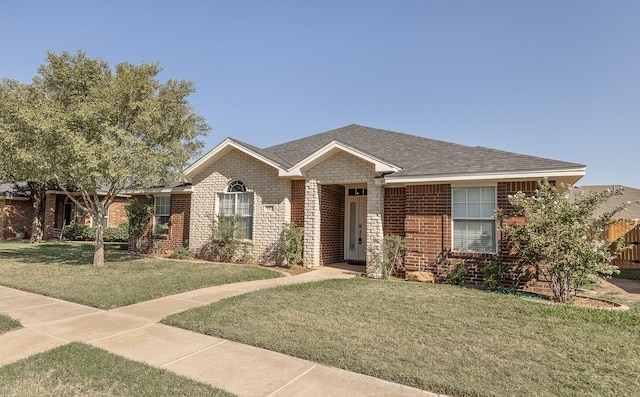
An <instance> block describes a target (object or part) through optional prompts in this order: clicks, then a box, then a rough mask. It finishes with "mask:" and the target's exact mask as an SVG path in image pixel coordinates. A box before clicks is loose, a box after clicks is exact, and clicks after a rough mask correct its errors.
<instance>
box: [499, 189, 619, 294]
mask: <svg viewBox="0 0 640 397" xmlns="http://www.w3.org/2000/svg"><path fill="white" fill-rule="evenodd" d="M612 194H614V193H612V192H610V191H604V192H600V193H591V194H589V195H584V194H582V193H580V194H572V193H570V187H569V186H568V185H561V186H560V188H556V187H555V186H553V185H552V184H551V183H549V181H548V180H546V179H545V180H543V181H542V182H540V183H539V184H538V189H537V190H536V193H535V196H531V197H527V196H526V195H525V194H524V193H522V192H518V193H517V194H515V195H514V196H512V197H509V202H510V203H511V205H512V206H513V207H514V208H515V211H514V212H513V213H511V214H508V215H507V214H505V213H504V212H502V211H499V212H498V213H497V214H496V216H497V218H498V219H499V220H500V222H499V223H500V231H501V233H502V235H503V236H504V237H506V239H507V240H508V241H509V243H510V244H511V245H512V247H513V248H514V249H515V250H516V251H517V253H518V255H519V256H520V257H521V258H522V259H523V260H525V261H526V262H528V263H531V264H533V265H535V266H536V269H537V270H538V272H539V273H540V274H542V276H543V277H544V278H545V279H546V280H548V281H549V282H550V283H551V290H552V291H553V299H554V300H555V301H559V302H563V303H568V302H571V301H572V300H573V296H574V290H575V288H576V287H577V286H579V285H581V284H582V283H583V282H584V281H585V279H586V277H587V276H588V275H590V274H596V273H599V274H602V275H611V274H614V273H615V272H616V271H617V268H616V267H615V266H612V265H611V264H610V263H611V260H612V259H613V258H615V256H616V254H617V253H618V252H619V250H621V249H622V244H621V243H619V244H617V248H614V249H613V250H612V249H610V244H609V243H608V242H607V241H606V240H604V239H603V233H602V232H603V230H604V228H606V227H607V226H608V225H610V224H611V218H612V216H613V215H615V214H616V213H617V212H619V211H620V210H622V209H623V207H619V208H616V209H615V210H614V211H611V212H608V213H606V214H604V215H603V216H602V217H600V219H597V220H596V219H594V215H593V214H594V211H595V209H596V208H597V207H598V206H599V205H600V204H601V203H603V202H605V201H606V200H607V199H608V198H609V197H610V196H611V195H612ZM510 217H523V218H524V223H522V224H515V223H514V222H508V221H507V222H505V220H506V218H510Z"/></svg>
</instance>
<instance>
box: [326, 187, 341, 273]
mask: <svg viewBox="0 0 640 397" xmlns="http://www.w3.org/2000/svg"><path fill="white" fill-rule="evenodd" d="M344 201H345V191H344V186H340V185H322V187H321V190H320V235H321V236H322V244H321V246H320V264H321V265H325V264H331V263H338V262H343V261H344Z"/></svg>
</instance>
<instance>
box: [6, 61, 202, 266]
mask: <svg viewBox="0 0 640 397" xmlns="http://www.w3.org/2000/svg"><path fill="white" fill-rule="evenodd" d="M160 72H161V68H160V67H159V65H158V64H157V63H142V64H140V65H133V64H130V63H127V62H124V63H120V64H118V65H116V66H115V68H114V69H112V68H111V67H110V66H109V65H108V64H107V62H105V61H104V60H101V59H91V58H88V57H87V55H86V54H85V53H84V52H83V51H78V52H77V53H75V54H70V53H68V52H62V53H61V54H59V55H58V54H55V53H52V52H49V53H47V61H46V63H45V64H43V65H42V66H40V68H39V69H38V75H36V76H35V77H34V78H33V81H32V83H31V84H29V85H26V87H25V90H27V91H28V92H29V93H30V95H31V97H30V101H29V103H25V104H24V106H25V107H24V108H23V109H21V117H20V124H23V125H20V127H21V128H24V129H25V130H27V131H30V132H31V133H32V134H34V135H35V136H37V141H36V142H34V143H33V146H32V147H31V148H30V152H31V153H32V154H33V155H34V156H36V157H38V158H39V159H40V161H41V163H40V166H41V167H43V168H44V169H45V170H47V172H48V175H50V176H51V177H52V178H53V179H54V180H55V181H56V182H57V183H58V185H59V186H60V188H61V189H62V190H63V191H64V192H65V193H66V195H67V196H68V197H69V199H71V200H72V201H73V202H74V203H75V204H76V206H78V207H80V208H81V209H83V210H84V211H85V212H86V213H88V214H90V215H91V216H92V217H93V218H94V223H95V225H96V239H95V254H94V259H93V264H94V265H96V266H103V265H104V242H103V226H102V222H103V220H104V218H105V216H106V214H107V211H108V209H109V206H110V205H111V204H112V203H113V202H114V200H115V199H116V196H117V195H118V194H119V193H121V192H122V191H123V190H128V189H144V188H145V187H149V186H152V185H157V184H162V183H166V181H168V180H171V179H172V178H174V177H176V176H178V175H179V174H180V171H181V170H182V169H183V168H184V167H185V166H186V164H187V162H188V160H189V159H190V158H192V157H193V156H195V155H196V154H197V153H198V151H199V150H200V149H201V147H202V143H201V142H200V141H199V140H198V138H199V137H200V136H203V135H205V134H206V133H207V132H208V130H209V126H208V125H207V124H206V123H205V121H204V119H203V118H202V117H200V116H198V115H196V114H195V112H194V109H193V107H192V106H191V105H190V104H189V102H188V101H187V97H188V96H189V95H190V94H192V93H193V92H195V88H194V85H193V84H192V83H191V82H189V81H176V80H168V81H167V82H166V83H161V82H160V81H159V80H158V79H157V76H158V74H159V73H160ZM12 128H15V126H14V127H12Z"/></svg>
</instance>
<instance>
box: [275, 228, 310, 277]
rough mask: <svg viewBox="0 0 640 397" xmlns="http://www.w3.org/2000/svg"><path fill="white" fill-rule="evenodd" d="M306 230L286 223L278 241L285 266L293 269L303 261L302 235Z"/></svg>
mask: <svg viewBox="0 0 640 397" xmlns="http://www.w3.org/2000/svg"><path fill="white" fill-rule="evenodd" d="M303 233H304V229H303V228H301V227H298V226H295V225H292V224H290V223H286V224H285V225H284V227H283V228H282V231H281V232H280V239H279V241H278V246H279V251H280V256H281V258H282V261H283V263H284V264H286V265H287V266H289V268H291V269H293V268H294V267H295V266H296V265H297V264H298V263H300V261H301V260H302V234H303Z"/></svg>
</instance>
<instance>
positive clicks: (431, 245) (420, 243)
mask: <svg viewBox="0 0 640 397" xmlns="http://www.w3.org/2000/svg"><path fill="white" fill-rule="evenodd" d="M405 200H406V207H405V213H406V217H405V224H404V231H405V235H406V239H407V253H406V255H405V262H406V267H407V269H408V270H421V269H424V268H425V267H427V266H429V265H431V264H433V263H435V262H436V261H437V260H438V259H439V258H440V257H441V255H442V253H443V252H448V251H449V250H450V249H451V186H450V185H417V186H408V187H406V199H405Z"/></svg>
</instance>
